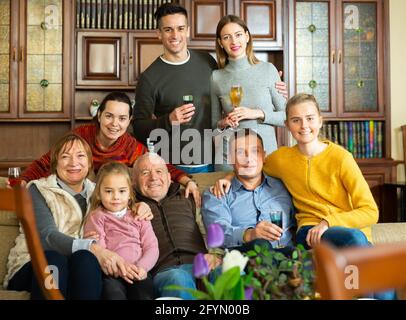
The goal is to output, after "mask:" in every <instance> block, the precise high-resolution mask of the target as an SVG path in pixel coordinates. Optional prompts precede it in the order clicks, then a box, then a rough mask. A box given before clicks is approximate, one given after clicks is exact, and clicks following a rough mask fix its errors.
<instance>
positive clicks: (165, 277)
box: [154, 264, 196, 300]
mask: <svg viewBox="0 0 406 320" xmlns="http://www.w3.org/2000/svg"><path fill="white" fill-rule="evenodd" d="M192 268H193V265H192V264H181V265H178V266H173V267H170V268H166V269H164V270H162V271H160V272H158V273H157V274H156V275H155V277H154V294H155V297H178V298H181V299H184V300H193V299H194V298H193V296H192V295H191V294H190V293H188V292H186V291H180V290H168V289H166V288H165V287H166V286H169V285H177V286H181V287H185V288H190V289H196V280H195V278H194V277H193V269H192Z"/></svg>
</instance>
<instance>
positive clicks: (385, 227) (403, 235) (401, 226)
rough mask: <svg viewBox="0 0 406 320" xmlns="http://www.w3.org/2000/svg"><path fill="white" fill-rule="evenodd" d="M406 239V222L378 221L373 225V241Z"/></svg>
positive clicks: (383, 241) (386, 241) (385, 241)
mask: <svg viewBox="0 0 406 320" xmlns="http://www.w3.org/2000/svg"><path fill="white" fill-rule="evenodd" d="M400 241H406V223H400V222H398V223H378V224H375V225H373V226H372V243H373V244H378V243H388V242H400Z"/></svg>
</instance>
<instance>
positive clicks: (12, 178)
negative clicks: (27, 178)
mask: <svg viewBox="0 0 406 320" xmlns="http://www.w3.org/2000/svg"><path fill="white" fill-rule="evenodd" d="M20 175H21V169H20V167H11V168H8V183H9V184H10V187H14V186H15V185H17V184H21V177H20Z"/></svg>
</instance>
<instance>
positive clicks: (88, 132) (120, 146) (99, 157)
mask: <svg viewBox="0 0 406 320" xmlns="http://www.w3.org/2000/svg"><path fill="white" fill-rule="evenodd" d="M131 114H132V108H131V101H130V99H129V97H128V96H127V95H126V94H125V93H123V92H112V93H110V94H108V95H107V96H106V97H105V98H104V100H103V101H102V103H101V105H100V107H99V109H98V111H97V114H96V116H95V117H94V118H93V123H92V124H88V125H83V126H80V127H78V128H76V129H74V130H73V131H74V133H76V134H78V135H79V136H81V137H82V138H83V139H85V140H86V142H87V143H88V144H89V145H90V148H91V150H92V155H93V168H94V170H95V173H97V171H98V170H99V168H100V167H101V166H102V165H103V164H104V163H106V162H109V161H117V162H121V163H123V164H125V165H127V166H128V167H132V165H133V164H134V161H135V160H136V159H137V158H138V157H139V156H140V155H143V154H144V153H146V152H147V148H146V147H145V146H144V145H143V144H142V143H140V142H139V141H137V140H136V139H135V138H134V137H133V136H131V135H130V134H129V133H128V132H127V129H128V126H129V125H130V123H131V118H132V117H131ZM168 170H169V172H170V174H171V177H172V180H174V181H175V182H179V183H180V184H182V185H184V186H185V187H186V197H187V196H188V195H189V193H191V194H192V195H193V198H194V199H195V201H196V205H198V206H200V194H199V191H198V188H197V185H196V183H194V182H193V180H192V179H191V178H189V177H188V176H187V174H186V173H185V172H184V171H181V170H178V169H176V168H175V167H174V166H172V165H171V164H168ZM49 175H50V153H49V152H47V153H46V154H44V155H43V156H42V157H41V158H40V159H38V160H35V161H33V162H32V163H31V164H30V165H29V166H28V167H27V169H26V170H25V171H24V172H23V174H22V179H23V180H24V181H25V182H29V181H31V180H35V179H39V178H42V177H47V176H49Z"/></svg>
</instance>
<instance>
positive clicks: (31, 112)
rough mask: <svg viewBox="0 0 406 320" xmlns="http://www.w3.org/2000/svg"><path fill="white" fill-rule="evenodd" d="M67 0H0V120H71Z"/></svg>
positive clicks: (69, 6) (70, 18) (69, 10)
mask: <svg viewBox="0 0 406 320" xmlns="http://www.w3.org/2000/svg"><path fill="white" fill-rule="evenodd" d="M72 13H73V9H72V2H71V1H63V0H19V1H14V0H13V1H10V0H0V118H8V119H16V120H20V119H26V118H28V119H31V118H38V119H43V120H47V119H53V118H63V119H66V120H68V119H69V118H70V108H71V101H72V98H71V97H72V86H73V80H72V72H71V65H72V62H71V61H72V60H73V59H72V57H73V54H72V53H71V50H72V46H71V44H72V39H71V38H72V37H71V34H72V33H71V32H70V31H69V30H70V27H72V26H73V18H74V15H73V14H72Z"/></svg>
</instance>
